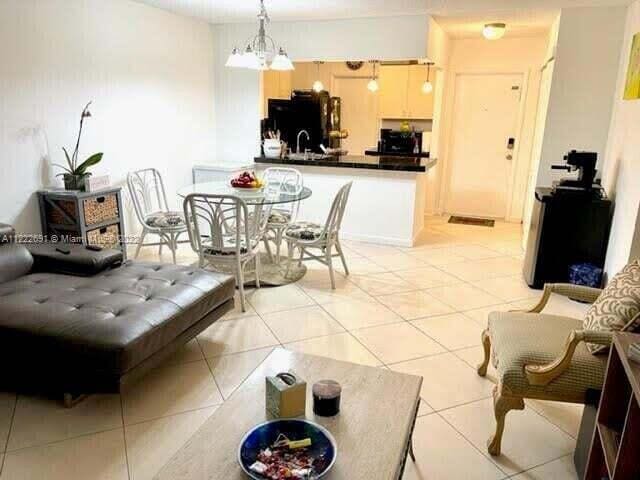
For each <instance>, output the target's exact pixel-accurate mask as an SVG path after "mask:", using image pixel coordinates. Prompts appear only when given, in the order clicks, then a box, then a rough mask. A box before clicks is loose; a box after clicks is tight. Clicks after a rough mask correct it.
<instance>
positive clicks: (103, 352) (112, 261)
mask: <svg viewBox="0 0 640 480" xmlns="http://www.w3.org/2000/svg"><path fill="white" fill-rule="evenodd" d="M14 239H15V232H14V230H13V228H12V227H10V226H9V225H4V224H0V361H1V363H0V364H1V365H2V370H3V373H2V375H1V376H0V389H3V390H23V391H24V390H28V391H48V392H59V393H63V394H64V398H65V403H66V404H67V405H69V406H70V404H72V403H73V401H74V400H75V399H76V398H77V397H78V396H81V395H83V394H88V393H98V392H102V393H108V392H119V391H120V389H121V388H122V387H123V386H124V385H125V384H128V383H130V382H133V381H135V380H136V379H137V378H139V377H140V376H142V375H144V374H145V373H146V372H147V371H148V370H150V369H151V368H153V367H154V366H156V365H157V364H158V363H160V362H162V360H164V359H165V358H167V357H168V356H169V355H170V354H172V353H173V352H174V351H176V350H177V349H178V348H179V347H181V346H182V345H184V344H185V343H187V342H188V341H189V340H191V339H192V338H193V337H195V336H196V335H197V334H198V333H200V332H202V331H203V330H204V329H206V328H207V327H208V326H209V325H211V324H212V323H213V322H215V321H216V320H217V319H219V318H220V317H221V316H222V315H224V314H225V313H226V312H228V311H229V310H231V309H232V308H233V293H234V289H235V281H234V279H233V278H232V277H230V276H228V275H224V274H220V273H214V272H208V271H204V270H201V269H198V268H194V267H190V266H180V265H172V264H161V263H143V262H133V261H128V262H125V263H122V254H121V253H120V252H119V251H115V250H103V251H100V252H93V251H90V250H87V249H86V248H85V247H84V246H81V245H63V246H62V247H61V246H59V245H34V246H30V247H29V248H27V247H25V246H24V245H21V244H18V243H16V242H15V241H14Z"/></svg>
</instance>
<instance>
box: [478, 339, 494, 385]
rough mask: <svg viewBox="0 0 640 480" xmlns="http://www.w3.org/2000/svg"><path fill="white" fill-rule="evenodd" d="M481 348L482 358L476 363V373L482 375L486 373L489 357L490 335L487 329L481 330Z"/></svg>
mask: <svg viewBox="0 0 640 480" xmlns="http://www.w3.org/2000/svg"><path fill="white" fill-rule="evenodd" d="M482 348H483V350H484V360H482V363H481V364H480V365H478V369H477V370H478V375H480V376H481V377H484V376H486V375H487V367H488V366H489V360H490V359H491V337H490V336H489V329H485V330H484V331H483V332H482Z"/></svg>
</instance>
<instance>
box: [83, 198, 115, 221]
mask: <svg viewBox="0 0 640 480" xmlns="http://www.w3.org/2000/svg"><path fill="white" fill-rule="evenodd" d="M82 206H83V208H84V222H85V224H86V225H95V224H97V223H102V222H107V221H109V220H117V219H118V197H117V196H116V194H115V193H111V194H108V195H102V196H98V197H91V198H86V199H84V200H83V201H82Z"/></svg>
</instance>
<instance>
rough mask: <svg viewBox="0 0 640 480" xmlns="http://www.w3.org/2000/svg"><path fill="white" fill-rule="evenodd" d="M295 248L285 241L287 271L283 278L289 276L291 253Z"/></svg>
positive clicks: (291, 260)
mask: <svg viewBox="0 0 640 480" xmlns="http://www.w3.org/2000/svg"><path fill="white" fill-rule="evenodd" d="M294 249H295V247H294V245H293V243H292V242H290V241H287V271H286V272H285V274H284V277H285V278H287V277H288V276H289V271H290V270H291V263H292V262H293V253H294V252H293V251H294Z"/></svg>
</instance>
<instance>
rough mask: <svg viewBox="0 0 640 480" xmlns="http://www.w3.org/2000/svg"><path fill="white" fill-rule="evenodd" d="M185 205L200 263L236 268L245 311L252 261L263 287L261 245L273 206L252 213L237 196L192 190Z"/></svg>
mask: <svg viewBox="0 0 640 480" xmlns="http://www.w3.org/2000/svg"><path fill="white" fill-rule="evenodd" d="M183 208H184V218H185V219H187V232H188V235H189V241H190V242H191V248H192V249H193V251H194V252H196V253H197V254H198V258H199V260H198V265H199V267H200V268H205V267H206V266H211V267H213V268H216V267H221V268H222V269H223V270H224V269H225V268H226V269H227V270H233V272H234V274H235V277H236V285H237V287H238V290H239V291H240V303H241V307H242V311H243V312H245V311H246V300H245V294H244V274H245V268H246V266H247V265H248V264H249V263H251V262H253V263H254V264H255V278H256V287H257V288H260V253H259V245H260V240H261V239H262V237H263V235H264V230H265V228H266V223H267V220H268V217H269V213H270V210H271V207H270V206H262V205H257V206H255V207H254V211H253V212H251V214H250V213H249V209H248V207H247V204H246V203H245V202H244V200H242V199H241V198H239V197H237V196H233V195H213V194H203V193H193V194H190V195H187V197H186V198H185V199H184V203H183Z"/></svg>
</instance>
